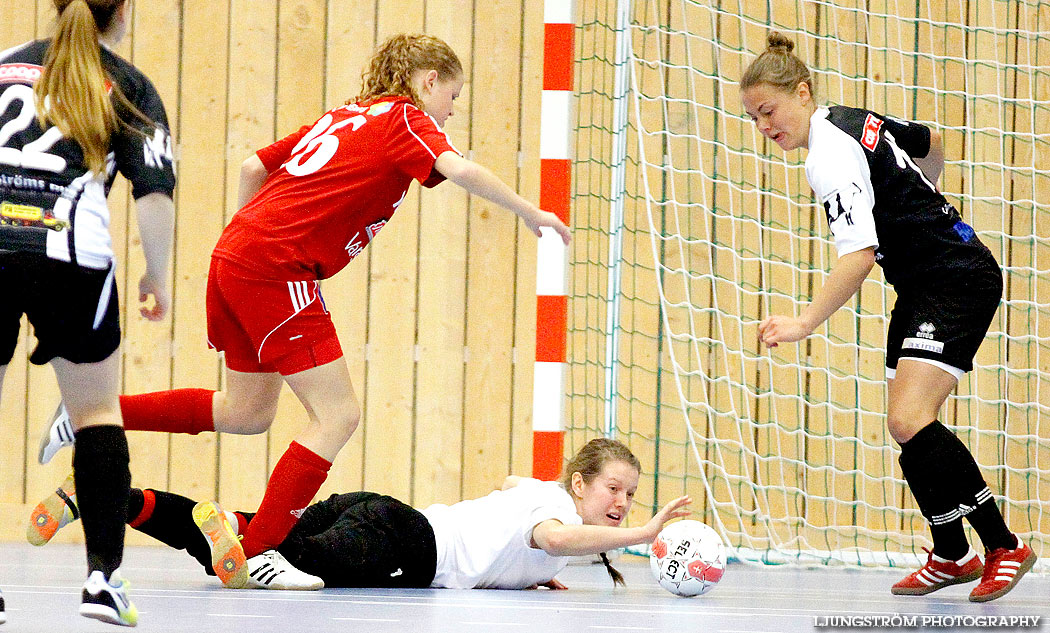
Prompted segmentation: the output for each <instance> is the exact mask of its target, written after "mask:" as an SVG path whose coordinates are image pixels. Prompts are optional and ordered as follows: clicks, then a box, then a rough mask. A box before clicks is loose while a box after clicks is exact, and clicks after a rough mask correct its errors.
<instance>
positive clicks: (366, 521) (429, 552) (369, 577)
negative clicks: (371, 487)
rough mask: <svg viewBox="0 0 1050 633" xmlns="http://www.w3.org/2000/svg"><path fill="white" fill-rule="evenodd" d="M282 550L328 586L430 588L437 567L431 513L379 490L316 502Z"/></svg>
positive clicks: (304, 569)
mask: <svg viewBox="0 0 1050 633" xmlns="http://www.w3.org/2000/svg"><path fill="white" fill-rule="evenodd" d="M249 520H250V517H249ZM277 549H278V551H280V552H281V554H283V555H284V556H285V558H287V559H288V561H289V562H291V563H292V564H293V565H295V566H296V567H297V568H299V569H300V570H302V571H304V572H306V573H308V574H314V575H315V576H320V577H321V578H322V579H323V580H324V582H325V586H326V587H429V586H430V583H431V582H432V581H433V580H434V574H435V572H436V568H437V545H436V543H435V540H434V529H433V528H432V527H431V525H430V522H429V521H428V520H427V518H426V517H425V516H423V514H422V513H420V512H419V511H418V510H416V509H414V508H412V507H410V506H408V505H406V504H404V503H402V502H400V501H398V500H397V499H395V498H393V497H388V496H385V495H380V494H376V493H374V492H351V493H347V494H341V495H332V496H331V497H329V498H328V499H326V500H325V501H321V502H320V503H315V504H314V505H312V506H310V507H309V508H307V509H306V510H305V511H304V512H303V516H302V518H301V519H299V522H298V523H296V524H295V527H293V528H292V531H291V532H290V533H289V534H288V538H286V539H285V540H284V543H282V544H281V545H280V546H279V547H278V548H277Z"/></svg>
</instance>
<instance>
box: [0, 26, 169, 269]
mask: <svg viewBox="0 0 1050 633" xmlns="http://www.w3.org/2000/svg"><path fill="white" fill-rule="evenodd" d="M49 44H50V40H36V41H33V42H28V43H26V44H23V45H22V46H18V47H16V48H12V49H8V50H6V51H3V52H0V250H7V251H22V252H34V253H42V254H46V255H47V256H48V257H50V258H52V259H57V260H60V261H68V262H73V263H75V264H78V265H80V266H85V267H88V268H107V267H108V266H109V265H110V262H111V261H112V259H113V248H112V246H111V243H110V236H109V209H108V208H107V206H106V197H107V195H108V194H109V189H110V186H111V185H112V184H113V179H114V178H115V176H116V173H117V172H118V171H119V172H120V173H121V174H123V175H124V177H125V178H127V179H128V181H130V183H131V186H132V194H133V196H134V197H135V198H136V199H138V198H141V197H142V196H145V195H147V194H150V193H164V194H167V195H169V196H170V195H171V194H172V192H173V191H174V189H175V165H174V159H173V155H172V148H171V136H170V134H169V133H168V118H167V115H166V113H165V112H164V104H163V103H162V102H161V100H160V95H158V94H157V90H156V89H155V88H154V87H153V84H152V83H150V81H149V79H147V78H146V76H145V75H143V74H142V73H141V72H140V71H139V70H138V69H137V68H135V67H134V66H132V65H131V64H130V63H128V62H127V61H125V60H123V59H121V58H120V57H118V56H117V55H115V54H114V53H113V52H112V51H110V50H108V49H107V48H105V47H101V56H102V66H103V68H104V69H105V71H106V74H107V76H108V77H107V79H108V81H109V82H111V83H112V84H113V85H116V86H118V87H119V88H120V90H121V91H122V92H123V93H124V96H125V97H127V99H128V101H129V102H130V103H131V104H133V105H134V106H135V107H136V108H138V110H139V112H141V113H142V114H144V115H145V116H146V117H147V118H149V119H150V121H152V124H149V123H146V122H143V121H140V120H138V118H137V117H135V116H133V115H132V114H131V113H129V112H126V111H123V109H122V108H121V107H120V105H118V104H115V106H116V108H117V115H118V116H119V117H120V118H121V120H122V121H123V122H125V123H126V124H127V125H122V126H121V129H120V130H119V131H117V132H116V133H115V134H114V135H113V137H112V138H111V139H110V152H109V155H108V156H107V165H106V172H107V173H106V174H105V178H102V177H97V176H96V175H95V174H93V173H91V172H90V171H89V170H88V168H87V165H86V164H85V162H84V153H83V151H82V150H81V148H80V146H79V145H78V144H77V143H76V142H75V141H73V140H71V139H68V138H65V137H63V136H62V133H61V132H60V131H59V129H58V128H56V127H50V128H48V129H47V130H46V131H45V130H43V129H42V128H41V127H40V123H39V120H38V118H37V116H36V103H35V101H36V99H35V97H34V95H33V84H34V83H35V82H36V80H38V79H39V78H40V73H41V71H42V69H43V68H42V67H43V61H44V55H45V53H46V52H47V48H48V46H49ZM132 128H133V129H132Z"/></svg>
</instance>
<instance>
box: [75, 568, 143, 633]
mask: <svg viewBox="0 0 1050 633" xmlns="http://www.w3.org/2000/svg"><path fill="white" fill-rule="evenodd" d="M128 587H130V583H128V581H126V580H124V579H123V578H122V577H121V576H120V570H119V569H118V570H116V571H114V572H113V574H112V575H111V576H110V577H109V580H108V581H107V580H106V577H105V576H104V575H103V574H102V572H101V571H97V570H96V571H93V572H91V575H90V576H88V579H87V582H85V583H84V590H83V591H82V592H81V603H80V615H82V616H84V617H85V618H91V619H92V620H99V621H101V622H108V623H109V624H119V625H121V626H135V625H136V624H138V623H139V612H138V609H136V608H135V605H133V604H131V600H129V599H128Z"/></svg>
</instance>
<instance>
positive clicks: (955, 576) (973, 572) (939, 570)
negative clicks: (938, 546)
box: [890, 549, 984, 596]
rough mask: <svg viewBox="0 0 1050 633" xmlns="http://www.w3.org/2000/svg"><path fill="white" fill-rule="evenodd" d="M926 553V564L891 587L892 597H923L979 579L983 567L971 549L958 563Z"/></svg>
mask: <svg viewBox="0 0 1050 633" xmlns="http://www.w3.org/2000/svg"><path fill="white" fill-rule="evenodd" d="M926 551H927V552H928V553H929V556H928V557H927V559H926V564H925V565H923V566H922V568H921V569H919V570H918V571H914V572H912V573H910V574H908V575H907V576H905V577H904V578H903V579H901V580H900V581H899V582H897V584H895V585H893V588H892V589H890V591H891V592H892V593H893V594H894V595H898V596H925V595H926V594H928V593H933V592H934V591H937V590H938V589H943V588H945V587H948V586H950V585H958V584H960V583H964V582H971V581H973V580H977V579H978V578H980V577H981V572H982V571H983V569H984V567H983V565H981V558H980V557H979V556H978V555H977V552H975V551H973V550H972V549H971V550H970V551H969V552H968V553H967V554H966V556H963V557H962V558H960V559H959V560H958V561H950V560H945V559H943V558H941V557H940V556H937V555H935V554H934V553H933V552H931V551H929V550H926Z"/></svg>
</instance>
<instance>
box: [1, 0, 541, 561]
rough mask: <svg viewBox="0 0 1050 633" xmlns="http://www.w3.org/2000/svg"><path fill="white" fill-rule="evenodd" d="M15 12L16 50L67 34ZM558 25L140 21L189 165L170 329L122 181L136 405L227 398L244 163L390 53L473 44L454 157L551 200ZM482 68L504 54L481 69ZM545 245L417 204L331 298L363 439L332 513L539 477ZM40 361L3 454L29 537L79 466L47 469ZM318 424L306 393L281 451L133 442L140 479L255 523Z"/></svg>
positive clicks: (331, 17)
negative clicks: (300, 437)
mask: <svg viewBox="0 0 1050 633" xmlns="http://www.w3.org/2000/svg"><path fill="white" fill-rule="evenodd" d="M475 5H476V6H475ZM0 14H3V15H5V16H18V17H16V19H13V20H8V19H5V20H3V21H2V23H0V50H2V49H3V48H7V47H8V46H12V45H14V44H18V43H21V42H23V41H26V40H28V39H30V38H32V37H34V36H44V35H46V32H47V29H48V28H49V26H50V22H49V21H50V20H51V17H52V14H53V9H52V8H51V3H50V0H35V1H34V2H32V3H29V6H28V7H27V3H26V2H24V1H22V0H18V1H15V0H0ZM471 15H473V16H474V17H473V19H472V18H471V17H470V16H471ZM542 15H543V3H542V2H541V1H539V0H506V1H504V2H500V3H496V4H492V5H490V4H488V3H475V2H465V1H464V0H426V1H424V0H399V1H398V2H386V1H384V2H379V1H378V0H262V1H261V2H248V1H247V0H221V1H219V2H213V1H210V0H209V1H208V2H203V1H201V0H157V1H156V2H152V3H147V4H145V5H142V4H139V5H136V7H135V13H134V24H133V28H132V32H131V35H130V37H129V38H127V39H126V40H125V42H124V43H123V44H122V45H121V47H120V49H119V50H118V52H119V53H120V54H122V55H124V56H125V57H127V58H128V59H130V60H131V61H133V62H134V63H136V64H137V65H138V66H139V67H141V68H142V69H143V70H144V71H145V72H146V74H147V75H148V76H149V77H150V78H151V79H152V81H153V83H154V84H155V85H156V86H157V88H158V90H159V91H160V93H161V96H162V98H163V99H164V101H165V105H166V107H167V110H168V115H169V119H170V122H171V126H172V130H173V133H174V137H175V143H176V145H175V146H176V153H177V156H178V158H179V159H180V160H179V164H178V167H179V171H178V175H179V188H178V190H177V192H176V200H175V202H176V214H177V215H176V236H175V249H174V250H175V260H174V264H173V268H172V276H173V282H174V292H173V299H174V304H173V310H172V314H171V316H170V318H169V319H168V320H166V321H164V322H162V323H159V324H155V323H148V322H146V321H145V320H144V319H143V318H142V317H140V316H139V315H138V313H137V309H136V308H137V283H138V278H139V277H140V276H141V274H142V272H143V270H144V261H143V258H142V255H141V247H140V243H139V235H138V229H137V226H136V221H137V220H136V215H135V211H134V206H133V205H130V204H129V200H128V198H129V196H128V194H127V188H126V186H125V185H123V184H121V183H120V182H118V184H117V186H116V188H115V189H114V195H113V197H112V198H111V201H110V202H111V207H112V211H113V218H114V226H113V227H112V230H113V236H114V242H115V248H116V250H117V256H118V260H119V261H120V268H119V272H120V278H119V280H120V284H121V285H120V288H121V299H122V304H123V305H122V308H123V309H124V316H123V323H124V326H125V332H126V339H125V346H124V356H123V365H122V371H123V379H124V390H125V392H126V393H140V392H145V391H154V390H159V389H167V388H180V387H206V388H218V387H220V386H221V381H222V378H221V376H222V364H221V359H220V358H219V357H218V356H217V355H216V354H215V353H214V352H212V351H210V350H208V349H207V346H206V339H205V319H204V294H205V293H204V291H205V284H206V279H207V270H208V265H209V260H210V254H211V250H212V248H213V247H214V244H215V242H216V240H217V239H218V236H219V233H220V232H221V229H222V227H223V226H224V225H225V223H226V222H228V221H229V219H230V217H231V216H232V214H233V213H234V212H235V211H236V198H237V187H238V179H239V171H240V165H241V162H242V161H243V160H244V159H245V158H247V157H248V156H250V155H251V154H252V153H253V152H254V151H255V150H256V149H258V148H260V147H263V146H265V145H267V144H269V143H271V142H273V141H274V140H275V139H277V138H280V137H281V136H283V135H285V134H287V133H289V132H291V131H293V130H295V129H296V128H298V127H299V126H300V125H302V124H304V123H307V122H310V121H313V120H315V119H316V118H317V117H319V116H320V115H321V114H322V113H323V112H324V110H325V109H327V108H330V107H334V106H336V105H339V104H341V103H342V102H343V101H345V100H346V99H347V98H350V97H353V96H355V95H356V94H357V93H358V91H359V89H360V76H361V71H362V69H363V66H364V65H365V64H366V62H367V61H368V59H369V57H370V55H371V52H372V49H373V47H374V46H375V44H376V43H377V42H378V41H380V40H382V39H384V38H385V37H387V36H388V35H391V34H394V33H397V32H405V31H426V32H428V33H431V34H434V35H436V36H438V37H441V38H443V39H445V40H446V41H447V42H449V43H450V44H451V45H452V47H453V48H454V50H456V51H457V53H458V54H459V56H460V58H461V60H462V61H463V64H464V69H465V75H466V79H467V82H466V85H465V86H464V89H463V92H462V94H461V97H460V99H459V100H458V101H457V102H456V114H455V116H453V117H452V118H451V119H450V120H449V121H448V124H447V132H448V133H449V137H450V139H451V140H452V142H453V144H454V145H456V146H457V147H458V148H459V149H460V150H461V151H463V152H464V153H465V154H466V155H468V156H470V157H474V158H476V159H478V160H479V162H482V163H483V164H485V165H486V166H488V167H489V168H491V169H493V171H495V172H496V173H497V174H498V175H499V176H500V177H501V178H502V179H503V180H504V181H505V182H507V183H508V184H510V185H511V186H512V187H519V188H521V189H522V192H523V193H524V194H525V195H527V196H528V197H529V198H530V199H532V200H537V199H538V197H539V192H538V171H539V167H538V158H537V156H538V149H539V147H538V126H539V90H540V79H541V75H542V72H541V71H542V59H543V58H542V44H541V42H542ZM508 16H511V19H509V20H508ZM519 16H524V17H519ZM523 36H524V37H523ZM476 49H477V50H482V51H484V52H485V53H484V62H483V63H482V64H480V67H479V68H478V69H477V70H475V68H474V57H475V50H476ZM479 59H480V58H479ZM475 86H480V88H476V87H475ZM474 145H476V146H477V147H476V148H475V147H472V146H474ZM519 148H520V150H521V151H522V152H523V153H524V155H525V156H526V159H525V160H519ZM472 150H473V151H472ZM530 170H531V171H530ZM532 172H535V173H532ZM468 244H469V246H468ZM535 248H536V240H535V238H534V237H533V236H532V235H531V234H529V233H528V231H526V230H524V227H523V226H522V225H520V223H519V221H518V220H517V218H515V217H513V216H512V215H511V214H509V213H508V212H506V211H504V210H502V209H499V208H497V207H494V206H493V205H491V204H489V203H487V202H484V201H481V200H470V199H468V196H467V195H466V193H465V192H464V191H462V190H461V189H459V188H458V187H456V186H455V185H453V184H448V183H446V184H443V185H441V186H439V187H437V188H435V189H434V190H429V191H425V192H420V188H419V187H418V186H413V187H412V189H411V191H410V194H409V196H408V198H407V199H406V200H405V202H404V203H403V205H402V206H401V208H400V210H399V212H398V213H397V214H396V215H395V219H394V221H393V222H392V223H391V226H390V227H388V228H387V229H386V230H385V231H383V232H382V234H381V236H380V237H378V239H377V240H376V242H375V244H374V245H373V246H372V247H371V248H369V249H367V250H366V251H365V253H363V254H362V255H361V256H359V257H358V259H357V260H356V261H354V262H353V263H352V264H351V265H350V266H348V267H347V270H346V271H344V272H343V273H341V274H340V275H338V276H337V277H335V278H333V279H331V280H327V281H326V282H324V284H323V292H324V293H325V298H326V301H327V302H328V304H329V307H330V309H331V310H332V314H333V319H334V321H335V323H336V327H337V330H338V332H339V335H340V340H341V342H342V344H343V350H344V353H345V354H346V358H347V363H348V365H349V367H350V374H351V379H352V381H353V383H354V387H355V391H356V393H357V395H358V398H359V399H360V400H361V402H362V404H363V406H364V421H363V424H362V427H361V428H360V429H359V430H358V432H357V433H356V434H355V435H354V437H353V438H352V439H351V441H350V443H349V444H348V445H347V447H345V448H344V449H343V451H342V452H341V454H340V456H339V458H338V459H337V460H336V462H335V464H334V465H333V468H332V471H331V473H330V476H329V480H328V481H327V482H326V483H325V485H324V487H323V488H322V490H321V492H320V494H319V496H324V495H327V494H329V493H332V492H343V491H348V490H356V489H361V488H362V487H365V488H368V489H374V490H377V491H379V492H384V493H392V494H395V495H397V496H399V497H401V498H403V499H405V500H407V501H410V502H412V503H414V504H417V505H427V504H429V503H431V502H435V501H440V502H445V503H449V502H454V501H456V500H458V499H460V498H461V495H462V494H464V493H467V494H480V493H484V492H487V491H488V490H491V488H492V487H493V486H495V485H498V484H499V482H500V481H501V480H502V478H503V476H504V475H506V474H508V473H509V472H510V471H511V470H512V469H516V470H517V472H519V473H520V474H529V467H530V462H531V459H530V458H531V389H532V363H531V361H532V346H533V344H534V343H533V341H534V327H535V326H534V320H535V315H534V303H535V299H534V295H535V272H534V271H535ZM32 343H33V339H32V337H31V333H30V332H29V331H28V328H25V329H24V330H23V334H22V339H21V341H20V344H19V348H18V350H17V351H16V356H15V359H14V360H13V361H12V363H11V364H10V366H9V367H8V369H7V371H6V376H5V383H6V385H5V387H6V388H5V389H4V394H5V397H4V398H2V399H0V415H2V417H0V431H2V432H3V436H4V437H5V438H10V439H9V440H8V441H5V443H4V446H3V448H2V449H0V505H2V507H3V508H4V509H5V516H8V517H9V519H10V517H11V516H14V515H15V514H19V513H20V512H22V511H24V510H25V509H26V507H27V505H28V504H34V503H35V502H36V501H37V497H39V496H42V495H43V494H45V493H46V492H47V491H48V490H50V489H51V488H52V487H53V486H54V485H55V483H56V482H57V481H58V480H60V479H61V478H62V477H63V476H64V475H65V472H66V470H67V469H68V465H69V462H68V459H69V454H68V453H66V454H65V455H61V456H59V457H57V458H56V459H55V460H54V461H53V463H52V464H51V465H49V466H47V467H46V468H42V467H39V466H37V465H36V463H35V460H36V451H37V447H36V445H37V439H38V437H39V434H40V433H41V432H42V431H43V429H41V428H38V427H40V426H42V424H43V420H45V419H46V418H47V416H48V415H50V413H51V411H52V410H53V407H54V405H55V403H56V402H57V401H58V393H57V389H56V387H55V382H54V377H53V375H52V372H51V371H50V369H49V368H46V367H44V368H37V367H30V366H29V365H28V363H27V362H26V360H25V359H26V355H27V352H28V350H29V349H30V348H31V344H32ZM515 355H517V356H515ZM467 358H469V359H470V362H469V363H466V364H465V362H464V361H465V359H467ZM515 360H517V362H516V363H515V362H514V361H515ZM468 385H469V387H468ZM305 420H306V414H305V411H304V410H303V409H302V407H301V405H300V404H299V403H298V402H297V401H296V399H295V398H294V397H293V396H292V395H291V393H290V392H289V391H288V390H285V392H284V393H283V394H282V399H281V403H280V406H279V412H278V415H277V420H276V422H275V424H274V426H273V428H272V429H271V431H270V432H269V433H268V434H266V435H260V436H252V437H240V436H225V435H223V436H217V435H213V434H203V435H200V436H197V437H191V436H174V435H171V436H169V435H164V434H147V433H132V434H131V435H130V443H131V446H132V467H133V477H134V482H135V484H136V485H142V486H148V487H155V488H167V489H171V490H173V491H176V492H180V493H183V494H188V495H191V496H195V497H202V498H203V497H213V496H218V498H219V499H220V500H221V501H223V502H224V503H226V504H227V505H230V506H233V507H240V508H244V509H251V508H252V507H253V506H254V505H255V504H257V503H258V500H259V499H260V498H261V496H262V492H263V489H264V484H265V480H266V477H267V475H268V474H269V472H270V470H271V469H272V467H273V465H274V464H275V462H276V460H277V459H279V457H280V455H281V454H282V453H283V452H284V450H285V449H286V447H287V445H288V443H289V442H290V441H291V439H292V438H293V437H294V436H295V434H296V433H297V432H298V430H299V429H300V428H301V426H302V424H304V422H305ZM465 442H466V443H467V444H469V447H467V446H465ZM9 504H10V507H12V508H18V511H17V512H14V511H12V512H7V511H6V510H7V508H8V507H9ZM11 526H14V527H11ZM20 535H21V527H20V523H19V522H18V521H17V520H15V519H10V520H5V521H4V522H3V523H2V524H0V538H21V536H20ZM63 538H70V539H75V538H76V536H75V535H72V534H71V535H69V536H63ZM130 538H131V539H132V540H133V541H136V540H140V539H138V537H136V536H134V535H132V536H131V537H130Z"/></svg>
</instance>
